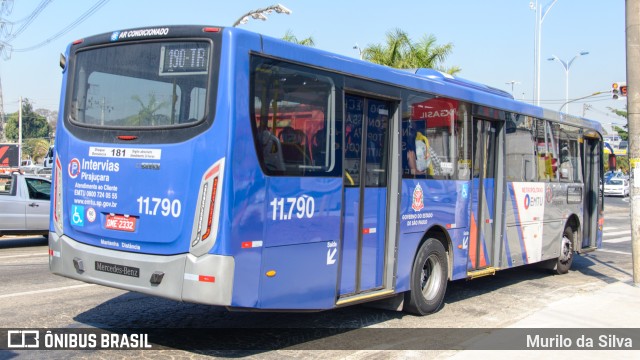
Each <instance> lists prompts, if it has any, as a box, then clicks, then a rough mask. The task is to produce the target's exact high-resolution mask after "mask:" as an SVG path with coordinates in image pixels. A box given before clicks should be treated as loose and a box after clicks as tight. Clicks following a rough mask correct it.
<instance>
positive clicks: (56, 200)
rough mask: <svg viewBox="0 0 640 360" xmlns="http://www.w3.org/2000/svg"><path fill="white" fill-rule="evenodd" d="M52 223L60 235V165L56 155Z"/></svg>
mask: <svg viewBox="0 0 640 360" xmlns="http://www.w3.org/2000/svg"><path fill="white" fill-rule="evenodd" d="M53 176H54V180H53V223H54V225H55V230H56V233H58V235H62V165H60V158H59V157H57V156H56V170H55V173H54V174H53Z"/></svg>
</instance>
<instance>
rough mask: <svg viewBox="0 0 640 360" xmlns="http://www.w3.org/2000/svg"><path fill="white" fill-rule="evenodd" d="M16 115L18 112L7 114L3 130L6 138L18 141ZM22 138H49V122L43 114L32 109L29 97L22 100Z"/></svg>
mask: <svg viewBox="0 0 640 360" xmlns="http://www.w3.org/2000/svg"><path fill="white" fill-rule="evenodd" d="M18 117H19V113H18V112H15V113H13V114H9V115H8V117H7V125H6V127H5V132H6V136H7V139H8V140H11V141H15V142H17V141H18V127H19V126H18V125H19V124H18ZM22 138H23V139H24V140H26V139H38V138H44V139H47V140H48V139H49V123H47V119H46V118H45V117H44V116H41V115H38V114H37V113H36V112H35V111H33V106H32V105H31V103H30V102H29V99H24V100H23V101H22Z"/></svg>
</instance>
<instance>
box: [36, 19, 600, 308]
mask: <svg viewBox="0 0 640 360" xmlns="http://www.w3.org/2000/svg"><path fill="white" fill-rule="evenodd" d="M61 67H62V69H63V82H62V99H61V104H60V111H59V114H60V119H59V122H58V128H57V131H58V133H57V136H56V143H55V161H54V175H53V184H52V194H53V201H52V203H53V206H52V207H51V208H52V210H51V226H50V235H49V248H50V250H49V255H50V256H49V259H50V263H49V264H50V269H51V271H52V272H53V273H55V274H59V275H62V276H66V277H69V278H73V279H77V280H81V281H85V282H89V283H96V284H101V285H105V286H111V287H115V288H120V289H125V290H130V291H137V292H141V293H146V294H151V295H155V296H161V297H165V298H170V299H174V300H179V301H186V302H195V303H202V304H211V305H217V306H223V307H226V308H228V309H230V310H266V311H276V310H277V311H283V310H292V311H296V310H297V311H309V310H326V309H333V308H338V307H343V306H347V305H351V304H358V303H363V302H369V301H377V302H378V303H379V304H381V305H384V306H387V307H389V308H393V309H398V310H399V309H404V310H405V311H408V312H410V313H414V314H420V315H424V314H428V313H432V312H434V311H437V310H438V309H439V308H440V307H441V306H442V303H443V298H444V295H445V290H446V288H447V284H448V282H449V281H454V280H458V279H473V278H476V277H480V276H485V275H491V274H494V273H495V272H496V271H498V270H501V269H508V268H513V267H516V266H521V265H525V264H533V263H539V264H541V265H542V266H544V267H547V268H549V269H551V270H554V271H555V272H556V273H566V272H567V271H569V268H570V266H571V263H572V260H573V257H574V256H575V253H576V252H578V253H580V252H586V251H592V250H594V249H596V248H598V247H599V246H601V242H602V226H603V205H602V196H601V194H600V192H599V191H598V186H599V183H600V181H601V179H602V172H603V171H602V170H603V162H602V159H603V156H602V154H603V151H602V144H603V142H602V135H601V132H602V130H601V127H600V125H599V124H598V123H596V122H593V121H589V120H585V119H582V118H577V117H573V116H569V115H567V114H561V113H557V112H553V111H550V110H547V109H542V108H539V107H534V106H532V105H529V104H525V103H522V102H518V101H515V100H514V99H513V98H512V97H511V96H510V95H509V94H508V93H506V92H504V91H501V90H497V89H494V88H491V87H488V86H484V85H481V84H478V83H474V82H470V81H466V80H463V79H459V78H456V77H453V76H450V75H447V74H443V73H440V72H438V71H434V70H429V69H417V70H412V71H408V70H399V69H392V68H389V67H385V66H379V65H376V64H372V63H368V62H364V61H359V60H355V59H353V58H349V57H345V56H341V55H336V54H331V53H328V52H324V51H321V50H317V49H313V48H309V47H303V46H300V45H296V44H292V43H288V42H285V41H282V40H279V39H275V38H270V37H267V36H263V35H260V34H256V33H252V32H248V31H245V30H242V29H237V28H224V27H209V26H158V27H149V28H140V29H127V30H121V31H114V32H112V33H107V34H102V35H97V36H92V37H87V38H84V39H81V40H77V41H75V42H73V43H72V44H70V45H69V47H68V48H67V50H66V53H65V54H64V55H63V56H62V57H61Z"/></svg>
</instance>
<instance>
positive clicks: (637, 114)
mask: <svg viewBox="0 0 640 360" xmlns="http://www.w3.org/2000/svg"><path fill="white" fill-rule="evenodd" d="M625 17H626V28H625V30H626V37H627V118H628V121H629V166H630V169H629V170H630V176H631V177H630V179H631V180H630V192H631V196H630V197H629V198H630V202H631V257H632V263H633V284H634V285H635V286H637V287H640V0H626V3H625Z"/></svg>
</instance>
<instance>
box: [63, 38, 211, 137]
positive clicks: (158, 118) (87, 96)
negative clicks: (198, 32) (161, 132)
mask: <svg viewBox="0 0 640 360" xmlns="http://www.w3.org/2000/svg"><path fill="white" fill-rule="evenodd" d="M210 59H211V44H210V43H209V42H205V41H198V42H196V41H190V42H163V43H156V42H146V43H138V44H119V45H115V46H108V47H102V48H92V49H88V50H82V51H79V52H78V53H77V56H76V59H75V66H74V67H73V71H74V74H73V80H72V87H73V88H72V91H71V92H70V93H71V94H72V95H71V98H70V99H68V101H69V104H68V105H69V108H68V111H69V116H70V119H71V121H73V122H76V123H80V124H84V125H90V126H96V127H126V128H131V127H134V128H135V127H165V126H175V125H181V124H188V123H196V122H198V121H200V120H202V119H203V118H204V116H205V111H206V106H205V104H206V103H207V102H206V99H207V90H208V83H209V82H208V79H209V71H210V69H211V61H210Z"/></svg>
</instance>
